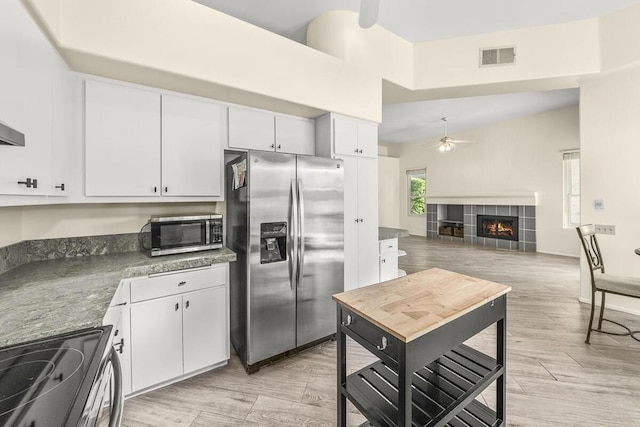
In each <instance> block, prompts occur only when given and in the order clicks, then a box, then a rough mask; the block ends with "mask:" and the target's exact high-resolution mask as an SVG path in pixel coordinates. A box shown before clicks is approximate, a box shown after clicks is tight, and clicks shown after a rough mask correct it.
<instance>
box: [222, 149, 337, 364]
mask: <svg viewBox="0 0 640 427" xmlns="http://www.w3.org/2000/svg"><path fill="white" fill-rule="evenodd" d="M225 176H226V179H225V186H226V210H227V215H226V230H227V231H226V235H227V243H226V244H227V246H228V247H229V248H231V249H232V250H233V251H234V252H236V254H237V261H236V262H232V263H230V300H231V307H230V308H231V310H230V318H231V342H232V344H233V346H234V348H235V349H236V352H237V353H238V356H239V357H240V360H241V361H242V363H243V364H244V366H245V368H246V369H247V371H248V372H250V373H251V372H254V371H256V370H257V369H259V367H260V365H262V364H264V363H266V362H268V361H271V360H273V359H275V358H277V357H279V356H281V355H282V354H286V353H288V352H290V351H291V350H294V349H299V348H301V347H305V346H308V345H311V344H313V343H315V342H317V341H319V340H322V339H325V338H327V337H329V336H331V335H332V334H334V333H335V332H336V327H335V303H334V302H333V301H332V299H331V295H333V294H334V293H338V292H342V291H343V289H344V262H343V260H344V249H343V247H344V196H343V183H344V168H343V164H342V161H341V160H333V159H327V158H320V157H311V156H296V155H292V154H281V153H269V152H257V151H249V152H248V153H244V154H242V155H241V156H240V157H238V158H236V159H234V160H232V161H230V162H229V163H227V166H226V175H225Z"/></svg>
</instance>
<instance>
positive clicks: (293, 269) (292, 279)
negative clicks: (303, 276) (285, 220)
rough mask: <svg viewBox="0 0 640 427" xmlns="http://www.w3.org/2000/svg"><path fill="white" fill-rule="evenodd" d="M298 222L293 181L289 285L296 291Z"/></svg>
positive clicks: (290, 214) (290, 218)
mask: <svg viewBox="0 0 640 427" xmlns="http://www.w3.org/2000/svg"><path fill="white" fill-rule="evenodd" d="M297 222H298V200H297V191H296V180H295V179H292V180H291V204H290V206H289V236H288V240H289V244H288V250H287V252H289V254H288V255H289V283H290V285H291V290H292V291H293V290H295V288H296V282H297V278H298V259H297V258H298V244H297V243H298V242H297V240H296V236H297V230H296V228H297V227H296V224H297Z"/></svg>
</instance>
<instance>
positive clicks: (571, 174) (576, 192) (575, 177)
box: [562, 151, 580, 228]
mask: <svg viewBox="0 0 640 427" xmlns="http://www.w3.org/2000/svg"><path fill="white" fill-rule="evenodd" d="M562 163H563V169H564V226H565V227H566V228H571V227H577V226H579V225H580V152H579V151H569V152H565V153H562Z"/></svg>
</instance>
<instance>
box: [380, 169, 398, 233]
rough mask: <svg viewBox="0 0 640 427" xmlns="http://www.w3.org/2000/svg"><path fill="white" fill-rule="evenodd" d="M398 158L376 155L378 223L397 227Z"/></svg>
mask: <svg viewBox="0 0 640 427" xmlns="http://www.w3.org/2000/svg"><path fill="white" fill-rule="evenodd" d="M400 185H401V184H400V160H399V159H396V158H394V157H386V156H378V225H379V226H380V227H391V228H398V227H399V226H400V215H399V211H398V205H399V204H400V194H399V192H398V188H399V187H400Z"/></svg>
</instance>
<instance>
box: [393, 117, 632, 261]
mask: <svg viewBox="0 0 640 427" xmlns="http://www.w3.org/2000/svg"><path fill="white" fill-rule="evenodd" d="M453 137H454V138H459V139H465V140H473V141H476V143H475V144H459V145H458V147H457V148H455V149H454V150H453V151H450V152H447V153H441V152H439V151H438V150H436V149H434V148H433V147H432V146H433V143H434V141H433V140H429V141H424V142H421V143H413V144H397V145H391V146H390V154H391V155H393V156H396V157H398V158H399V159H400V175H401V177H402V176H403V175H404V174H405V173H406V170H408V169H416V168H420V167H425V166H426V168H427V197H429V194H438V195H446V194H451V195H456V196H461V197H467V198H472V197H483V196H485V195H486V194H487V193H492V194H494V195H500V194H501V192H504V194H505V195H509V194H531V193H533V192H535V193H536V196H537V200H538V205H537V207H536V217H537V223H536V227H537V243H538V245H537V249H538V251H539V252H547V253H554V254H561V255H569V256H578V255H579V242H578V240H577V239H576V237H575V230H573V229H565V228H563V216H562V215H563V214H562V203H563V174H562V153H561V150H567V149H572V148H577V147H579V145H580V137H579V126H578V108H577V107H572V108H564V109H560V110H555V111H550V112H546V113H543V114H538V115H534V116H530V117H525V118H521V119H517V120H512V121H508V122H503V123H499V124H496V125H493V126H489V127H486V128H481V129H476V130H471V131H467V132H460V133H458V134H455V135H453ZM401 179H402V178H401ZM405 187H406V186H403V185H400V211H399V214H400V226H401V228H407V229H409V230H411V232H412V234H420V235H425V234H426V220H425V219H424V218H420V219H416V218H409V217H408V215H407V213H406V209H404V206H405V205H406V200H407V194H406V188H405ZM487 204H490V203H487ZM639 246H640V245H639Z"/></svg>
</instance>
